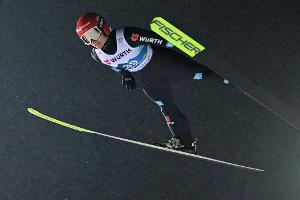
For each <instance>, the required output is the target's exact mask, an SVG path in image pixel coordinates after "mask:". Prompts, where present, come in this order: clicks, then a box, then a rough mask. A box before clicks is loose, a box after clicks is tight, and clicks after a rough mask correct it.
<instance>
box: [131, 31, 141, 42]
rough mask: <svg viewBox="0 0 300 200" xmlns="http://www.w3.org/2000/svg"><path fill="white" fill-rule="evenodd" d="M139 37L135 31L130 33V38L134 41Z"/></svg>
mask: <svg viewBox="0 0 300 200" xmlns="http://www.w3.org/2000/svg"><path fill="white" fill-rule="evenodd" d="M139 37H140V35H139V34H137V33H132V35H131V40H132V41H133V42H136V41H137V40H138V39H139Z"/></svg>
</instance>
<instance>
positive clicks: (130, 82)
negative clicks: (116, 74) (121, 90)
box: [122, 71, 136, 90]
mask: <svg viewBox="0 0 300 200" xmlns="http://www.w3.org/2000/svg"><path fill="white" fill-rule="evenodd" d="M122 85H123V86H125V87H126V89H128V90H133V89H135V88H136V84H135V79H134V77H133V76H132V74H131V73H130V72H128V71H122Z"/></svg>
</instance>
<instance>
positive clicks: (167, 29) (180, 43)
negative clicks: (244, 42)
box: [150, 17, 300, 132]
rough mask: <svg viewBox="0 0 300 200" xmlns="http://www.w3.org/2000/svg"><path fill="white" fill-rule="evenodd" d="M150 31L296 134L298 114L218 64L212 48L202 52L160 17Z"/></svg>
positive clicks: (201, 47) (198, 45) (237, 74)
mask: <svg viewBox="0 0 300 200" xmlns="http://www.w3.org/2000/svg"><path fill="white" fill-rule="evenodd" d="M150 28H151V30H152V31H154V32H156V33H157V34H158V35H160V36H161V37H163V38H164V39H166V40H167V41H168V42H169V43H170V44H169V45H174V46H176V47H177V48H178V49H180V50H181V52H184V53H185V54H183V55H184V56H186V55H188V56H186V57H187V58H188V59H190V60H193V61H194V62H196V63H199V64H204V65H205V66H207V67H208V68H209V69H211V70H213V71H214V72H215V73H217V74H218V75H220V76H221V77H224V78H226V79H227V80H229V81H230V83H231V84H232V85H233V86H234V87H235V88H237V89H238V90H239V91H240V92H242V93H243V94H245V95H246V96H248V97H250V98H251V99H252V100H254V101H256V102H257V103H258V104H260V105H261V106H263V107H264V108H266V109H267V110H269V111H270V112H272V113H273V114H274V115H275V116H277V117H278V118H280V119H281V120H283V121H284V122H285V123H287V124H288V125H290V126H292V127H293V128H295V129H296V130H297V131H299V132H300V115H299V113H298V112H296V111H295V110H294V109H293V108H291V107H290V106H288V105H286V104H285V103H284V102H282V101H281V100H280V99H278V98H277V97H275V96H274V95H273V94H271V93H269V92H268V91H266V90H264V89H263V88H262V87H261V86H259V85H257V84H255V83H253V81H251V80H250V79H249V78H247V77H246V76H244V75H243V74H242V73H240V72H238V71H237V70H235V69H234V68H233V67H230V69H229V68H226V66H229V64H226V62H227V61H226V60H224V59H223V60H221V58H219V57H217V56H216V53H215V52H214V49H213V48H210V49H206V48H205V47H204V46H202V45H201V44H199V43H198V42H196V41H195V40H194V39H192V38H191V37H189V36H188V35H186V34H185V33H183V32H182V31H181V30H179V29H178V28H176V27H175V26H173V25H172V24H170V23H169V22H168V21H166V20H165V19H163V18H161V17H155V18H154V19H153V20H152V22H151V24H150ZM200 52H201V53H200ZM208 56H209V61H208Z"/></svg>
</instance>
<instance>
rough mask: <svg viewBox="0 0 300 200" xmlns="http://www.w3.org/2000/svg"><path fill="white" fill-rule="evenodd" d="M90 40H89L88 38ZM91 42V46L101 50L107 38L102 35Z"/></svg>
mask: <svg viewBox="0 0 300 200" xmlns="http://www.w3.org/2000/svg"><path fill="white" fill-rule="evenodd" d="M88 39H90V38H88ZM91 41H92V44H91V45H92V46H93V47H95V48H96V49H101V48H102V47H103V45H104V44H105V42H106V41H107V37H106V36H105V35H104V34H103V33H102V34H101V35H100V36H99V37H98V38H97V40H93V39H92V40H91Z"/></svg>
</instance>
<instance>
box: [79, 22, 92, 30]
mask: <svg viewBox="0 0 300 200" xmlns="http://www.w3.org/2000/svg"><path fill="white" fill-rule="evenodd" d="M90 23H91V22H88V23H86V24H85V25H83V26H80V27H79V30H81V31H82V30H83V29H84V28H85V27H86V26H88V25H89V24H90Z"/></svg>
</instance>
